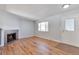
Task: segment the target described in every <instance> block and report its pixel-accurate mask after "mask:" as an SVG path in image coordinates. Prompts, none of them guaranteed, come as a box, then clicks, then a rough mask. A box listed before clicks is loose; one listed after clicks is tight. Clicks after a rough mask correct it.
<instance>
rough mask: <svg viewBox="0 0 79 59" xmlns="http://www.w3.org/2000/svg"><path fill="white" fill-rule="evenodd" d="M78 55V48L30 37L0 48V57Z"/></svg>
mask: <svg viewBox="0 0 79 59" xmlns="http://www.w3.org/2000/svg"><path fill="white" fill-rule="evenodd" d="M73 54H75V55H76V54H77V55H78V54H79V48H77V47H74V46H70V45H66V44H62V43H58V42H55V41H51V40H45V39H42V38H39V37H30V38H26V39H23V40H17V41H14V42H11V43H9V44H8V45H6V46H4V47H2V48H0V55H73Z"/></svg>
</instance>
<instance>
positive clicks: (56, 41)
mask: <svg viewBox="0 0 79 59" xmlns="http://www.w3.org/2000/svg"><path fill="white" fill-rule="evenodd" d="M35 37H39V38H42V39H46V40H51V41H55V42H58V43H61V44H66V45H70V46H73V47H77V48H79V46H76V45H73V44H68V43H66V42H62V41H59V40H54V39H48V38H43V37H41V36H35Z"/></svg>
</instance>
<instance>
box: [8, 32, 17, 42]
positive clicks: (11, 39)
mask: <svg viewBox="0 0 79 59" xmlns="http://www.w3.org/2000/svg"><path fill="white" fill-rule="evenodd" d="M14 40H16V33H10V34H7V42H11V41H14Z"/></svg>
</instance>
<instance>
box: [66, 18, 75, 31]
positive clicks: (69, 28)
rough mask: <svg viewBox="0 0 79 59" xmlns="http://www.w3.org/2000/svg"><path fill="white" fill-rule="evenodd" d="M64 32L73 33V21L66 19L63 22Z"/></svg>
mask: <svg viewBox="0 0 79 59" xmlns="http://www.w3.org/2000/svg"><path fill="white" fill-rule="evenodd" d="M65 30H67V31H74V19H68V20H66V21H65Z"/></svg>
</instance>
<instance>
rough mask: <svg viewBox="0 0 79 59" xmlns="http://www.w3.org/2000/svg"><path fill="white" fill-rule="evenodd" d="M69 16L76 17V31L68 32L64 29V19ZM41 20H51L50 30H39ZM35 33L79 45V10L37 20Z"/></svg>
mask: <svg viewBox="0 0 79 59" xmlns="http://www.w3.org/2000/svg"><path fill="white" fill-rule="evenodd" d="M67 18H74V19H75V31H74V32H66V31H64V21H65V19H67ZM41 21H48V22H49V31H48V32H39V31H38V30H37V28H38V27H37V23H38V22H41ZM35 26H36V27H35V30H36V31H35V33H36V35H37V36H39V37H42V38H46V39H49V40H55V41H58V42H62V43H66V44H70V45H74V46H77V47H79V10H74V11H70V12H65V13H61V14H58V15H55V16H51V17H49V18H45V19H42V20H38V21H36V25H35Z"/></svg>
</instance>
